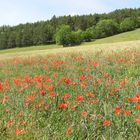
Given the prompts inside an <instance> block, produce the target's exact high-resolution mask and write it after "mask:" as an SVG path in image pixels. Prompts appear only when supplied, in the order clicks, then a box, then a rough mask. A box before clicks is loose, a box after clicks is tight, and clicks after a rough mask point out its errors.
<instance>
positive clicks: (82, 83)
mask: <svg viewBox="0 0 140 140" xmlns="http://www.w3.org/2000/svg"><path fill="white" fill-rule="evenodd" d="M120 39H121V37H120ZM105 40H106V39H105ZM111 40H112V39H111ZM101 42H102V41H101ZM116 42H117V41H116ZM105 43H107V42H105ZM55 47H58V48H54V49H46V48H45V46H44V47H42V50H36V49H33V50H32V49H31V50H28V49H29V48H28V49H27V50H28V51H27V50H26V49H25V50H24V49H23V51H21V52H20V50H19V52H18V51H16V50H13V52H12V50H7V51H6V50H5V52H4V51H1V52H0V60H1V61H0V102H1V103H0V138H1V139H2V140H7V139H10V140H139V139H140V133H139V132H140V41H134V40H133V41H128V42H118V43H110V44H96V45H93V44H86V45H85V44H84V45H83V46H79V47H70V48H61V47H60V48H59V46H55ZM21 50H22V49H21ZM6 58H8V59H6Z"/></svg>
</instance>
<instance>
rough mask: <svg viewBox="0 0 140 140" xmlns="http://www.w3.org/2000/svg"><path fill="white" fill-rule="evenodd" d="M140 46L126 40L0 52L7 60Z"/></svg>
mask: <svg viewBox="0 0 140 140" xmlns="http://www.w3.org/2000/svg"><path fill="white" fill-rule="evenodd" d="M139 47H140V41H139V40H138V41H126V42H118V43H108V44H96V45H81V46H75V47H68V48H55V49H46V50H32V51H31V50H30V51H23V52H18V51H17V52H13V53H2V54H0V60H6V59H11V58H20V57H33V56H36V55H39V56H45V55H48V54H63V53H64V54H65V53H71V52H85V53H88V52H97V51H103V52H106V53H110V52H111V51H117V50H122V49H125V48H131V49H138V48H139Z"/></svg>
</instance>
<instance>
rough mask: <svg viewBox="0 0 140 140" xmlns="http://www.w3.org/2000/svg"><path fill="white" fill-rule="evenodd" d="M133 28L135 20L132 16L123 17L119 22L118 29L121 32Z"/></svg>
mask: <svg viewBox="0 0 140 140" xmlns="http://www.w3.org/2000/svg"><path fill="white" fill-rule="evenodd" d="M135 28H136V22H135V20H133V19H132V18H125V19H124V20H123V21H122V22H121V24H120V29H121V31H122V32H126V31H131V30H134V29H135Z"/></svg>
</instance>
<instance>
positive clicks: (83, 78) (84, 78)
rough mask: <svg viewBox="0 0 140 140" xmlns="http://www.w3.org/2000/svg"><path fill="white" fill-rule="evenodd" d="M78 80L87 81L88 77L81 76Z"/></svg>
mask: <svg viewBox="0 0 140 140" xmlns="http://www.w3.org/2000/svg"><path fill="white" fill-rule="evenodd" d="M78 78H79V79H80V80H86V78H87V77H86V75H81V76H79V77H78Z"/></svg>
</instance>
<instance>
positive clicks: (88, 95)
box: [86, 92, 95, 97]
mask: <svg viewBox="0 0 140 140" xmlns="http://www.w3.org/2000/svg"><path fill="white" fill-rule="evenodd" d="M86 96H87V97H94V96H95V95H94V94H93V93H91V92H88V93H87V94H86Z"/></svg>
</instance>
